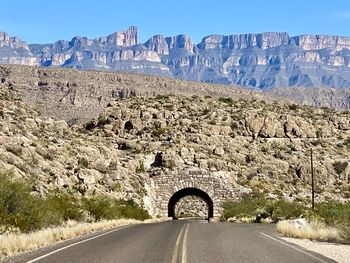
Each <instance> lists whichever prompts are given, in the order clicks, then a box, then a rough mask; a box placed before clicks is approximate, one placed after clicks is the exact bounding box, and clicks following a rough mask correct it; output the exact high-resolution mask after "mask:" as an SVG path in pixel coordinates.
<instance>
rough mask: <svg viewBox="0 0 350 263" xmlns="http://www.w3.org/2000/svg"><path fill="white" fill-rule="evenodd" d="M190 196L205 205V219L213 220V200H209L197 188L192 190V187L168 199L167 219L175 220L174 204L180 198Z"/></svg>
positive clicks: (205, 194) (208, 197) (206, 195)
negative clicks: (195, 197)
mask: <svg viewBox="0 0 350 263" xmlns="http://www.w3.org/2000/svg"><path fill="white" fill-rule="evenodd" d="M191 195H192V196H197V197H199V198H201V199H202V200H203V201H204V202H205V203H206V204H207V206H208V214H207V218H206V219H207V220H209V219H210V218H213V216H214V203H213V200H212V199H211V198H210V196H209V195H208V194H207V193H206V192H204V191H202V190H200V189H198V188H194V187H188V188H183V189H181V190H179V191H177V192H176V193H174V194H173V195H172V197H171V198H170V200H169V203H168V217H172V218H173V219H177V217H176V215H175V206H176V203H177V202H178V201H179V200H180V199H181V198H183V197H185V196H191Z"/></svg>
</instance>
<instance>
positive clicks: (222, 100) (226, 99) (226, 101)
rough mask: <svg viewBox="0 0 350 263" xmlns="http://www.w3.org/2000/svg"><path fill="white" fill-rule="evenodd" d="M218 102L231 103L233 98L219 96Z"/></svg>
mask: <svg viewBox="0 0 350 263" xmlns="http://www.w3.org/2000/svg"><path fill="white" fill-rule="evenodd" d="M219 101H220V102H224V103H226V104H229V105H232V104H233V99H232V98H229V97H228V98H226V97H220V98H219Z"/></svg>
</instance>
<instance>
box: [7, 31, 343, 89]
mask: <svg viewBox="0 0 350 263" xmlns="http://www.w3.org/2000/svg"><path fill="white" fill-rule="evenodd" d="M0 63H1V64H21V65H32V66H43V67H68V68H76V69H89V70H91V69H93V70H112V71H128V72H138V73H147V74H154V75H159V76H167V77H174V78H178V79H185V80H194V81H202V82H209V83H221V84H230V85H232V84H233V85H241V86H247V87H250V88H254V89H259V90H267V89H271V88H280V87H333V88H349V87H350V68H349V67H350V38H349V37H343V36H324V35H302V36H294V37H291V36H289V35H288V34H287V33H284V32H282V33H278V32H267V33H261V34H242V35H228V36H223V35H210V36H206V37H204V38H203V39H202V41H201V42H200V43H199V44H195V43H193V41H192V40H191V38H190V37H189V36H186V35H178V36H170V37H164V36H163V35H156V36H153V37H151V38H150V39H149V40H148V41H146V42H145V43H140V42H139V39H138V31H137V27H130V28H129V29H128V30H125V31H121V32H115V33H113V34H111V35H109V36H105V37H99V38H96V39H88V38H86V37H78V36H77V37H74V38H72V40H70V41H67V40H59V41H57V42H55V43H52V44H30V45H28V44H27V43H26V42H24V41H21V40H20V39H19V38H17V37H10V36H9V35H8V34H6V33H5V32H0Z"/></svg>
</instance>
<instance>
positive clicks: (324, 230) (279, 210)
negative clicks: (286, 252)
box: [223, 193, 350, 242]
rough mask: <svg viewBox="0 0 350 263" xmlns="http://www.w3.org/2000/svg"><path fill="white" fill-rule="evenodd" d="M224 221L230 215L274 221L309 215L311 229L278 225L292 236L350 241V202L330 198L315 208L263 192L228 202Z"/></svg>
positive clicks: (238, 217)
mask: <svg viewBox="0 0 350 263" xmlns="http://www.w3.org/2000/svg"><path fill="white" fill-rule="evenodd" d="M223 207H224V213H223V219H224V220H227V219H229V220H231V219H230V218H237V220H238V221H241V220H240V219H241V218H244V219H246V218H251V219H254V220H253V222H260V220H262V219H265V218H270V219H271V220H272V221H273V222H279V221H281V220H286V219H295V218H299V217H305V218H307V219H308V220H309V221H310V222H311V228H309V229H304V230H299V229H294V228H292V227H291V225H290V224H288V223H285V222H286V221H283V222H282V223H281V224H279V225H278V229H279V231H280V232H281V233H283V234H285V235H286V236H289V237H301V238H310V239H315V240H323V241H343V242H350V203H349V202H347V203H340V202H336V201H329V202H323V203H318V204H316V209H315V210H314V211H312V210H311V209H310V208H308V207H306V206H305V205H303V204H302V203H299V202H296V201H294V202H291V201H286V200H284V199H279V200H271V199H266V198H265V197H264V196H263V195H262V194H257V193H253V194H252V195H246V196H244V197H243V198H242V199H241V200H239V201H228V202H226V203H225V204H224V206H223Z"/></svg>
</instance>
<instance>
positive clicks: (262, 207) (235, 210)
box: [223, 193, 306, 222]
mask: <svg viewBox="0 0 350 263" xmlns="http://www.w3.org/2000/svg"><path fill="white" fill-rule="evenodd" d="M223 207H224V215H223V217H224V218H225V219H227V218H229V217H234V216H235V217H242V216H244V217H255V218H256V222H258V221H259V220H260V219H261V218H268V217H270V218H271V219H273V220H274V221H277V220H279V219H290V218H297V217H299V216H300V215H303V214H304V213H305V210H306V208H305V207H304V206H302V205H301V204H299V203H296V202H290V201H286V200H283V199H280V200H268V199H266V198H265V197H264V196H262V195H261V194H257V193H254V194H252V195H247V196H244V197H243V198H242V199H241V200H239V201H228V202H226V203H224V206H223Z"/></svg>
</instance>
